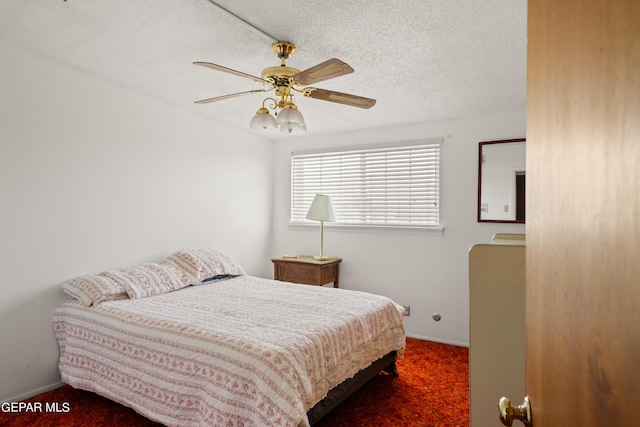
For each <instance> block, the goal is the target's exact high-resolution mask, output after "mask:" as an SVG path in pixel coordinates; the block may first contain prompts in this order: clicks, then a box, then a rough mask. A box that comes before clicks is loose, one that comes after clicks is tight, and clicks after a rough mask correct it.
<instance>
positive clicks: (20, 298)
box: [0, 42, 273, 400]
mask: <svg viewBox="0 0 640 427" xmlns="http://www.w3.org/2000/svg"><path fill="white" fill-rule="evenodd" d="M0 76H2V78H1V79H0V291H1V292H2V297H1V298H0V342H1V344H0V400H4V399H8V398H11V397H16V396H21V395H23V394H27V393H30V392H33V391H34V390H37V389H38V388H40V387H46V386H48V385H50V384H52V383H55V382H57V381H59V374H58V369H57V362H58V346H57V343H56V341H55V338H54V336H53V331H52V324H51V317H52V314H53V311H54V309H55V307H57V306H58V305H59V304H60V303H61V302H62V301H64V300H65V299H66V297H65V296H64V295H63V294H62V292H61V291H60V286H61V284H62V283H63V282H64V281H65V280H67V279H69V278H71V277H74V276H76V275H81V274H86V273H92V272H98V271H102V270H106V269H111V268H118V267H125V266H129V265H136V264H139V263H143V262H153V261H160V260H161V259H162V258H164V257H165V256H166V255H168V254H169V253H171V252H172V251H174V250H176V249H179V248H182V247H215V248H219V249H222V250H225V251H227V252H228V253H230V254H231V255H233V256H234V257H236V258H237V259H238V260H239V261H240V263H241V264H242V265H243V267H244V268H245V269H246V270H247V272H249V273H250V274H254V275H261V276H270V275H271V265H270V262H269V256H270V252H271V248H270V238H271V235H270V230H271V218H270V212H271V203H272V146H273V145H272V143H271V142H270V141H267V140H263V139H260V138H256V137H254V136H252V135H250V134H248V133H243V132H238V131H233V130H230V129H228V128H226V127H224V126H223V125H220V124H217V123H214V122H212V121H210V120H207V119H205V118H203V117H200V116H195V115H193V114H191V113H188V112H186V111H183V110H180V109H178V108H175V107H172V106H169V105H166V104H164V103H162V102H159V101H157V100H154V99H152V98H149V97H146V96H143V95H140V94H137V93H132V92H130V91H128V90H126V89H124V88H122V87H120V86H118V85H115V84H112V83H109V82H105V81H103V80H99V79H97V78H94V77H93V76H90V75H87V74H85V73H82V72H79V71H76V70H74V69H71V68H68V67H65V66H62V65H60V64H57V63H55V62H53V61H51V60H49V59H46V58H43V57H40V56H37V55H33V54H31V53H30V52H27V51H25V50H23V49H21V48H19V47H17V46H14V45H11V44H6V43H4V42H0Z"/></svg>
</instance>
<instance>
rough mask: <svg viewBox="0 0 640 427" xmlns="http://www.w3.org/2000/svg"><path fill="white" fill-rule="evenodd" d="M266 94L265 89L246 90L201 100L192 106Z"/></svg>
mask: <svg viewBox="0 0 640 427" xmlns="http://www.w3.org/2000/svg"><path fill="white" fill-rule="evenodd" d="M259 92H267V90H265V89H256V90H248V91H246V92H238V93H230V94H229V95H222V96H216V97H215V98H208V99H201V100H200V101H196V102H194V104H208V103H210V102H215V101H222V100H223V99H229V98H235V97H236V96H242V95H249V94H250V93H259Z"/></svg>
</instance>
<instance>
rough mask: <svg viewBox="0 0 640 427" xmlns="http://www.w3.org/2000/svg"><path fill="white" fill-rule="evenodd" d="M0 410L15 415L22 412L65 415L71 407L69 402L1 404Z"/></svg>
mask: <svg viewBox="0 0 640 427" xmlns="http://www.w3.org/2000/svg"><path fill="white" fill-rule="evenodd" d="M0 410H1V411H2V412H8V413H15V414H18V413H22V412H43V413H65V412H69V411H70V410H71V405H69V402H2V404H1V405H0Z"/></svg>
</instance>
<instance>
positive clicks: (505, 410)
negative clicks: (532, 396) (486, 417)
mask: <svg viewBox="0 0 640 427" xmlns="http://www.w3.org/2000/svg"><path fill="white" fill-rule="evenodd" d="M498 407H499V408H500V421H502V424H504V425H506V426H510V425H513V420H520V421H522V422H523V423H524V425H525V426H530V425H531V405H529V396H525V398H524V402H523V403H522V405H520V406H513V405H512V404H511V401H510V400H509V399H507V398H506V397H503V398H501V399H500V402H498Z"/></svg>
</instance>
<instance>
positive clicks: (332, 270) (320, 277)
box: [271, 256, 342, 288]
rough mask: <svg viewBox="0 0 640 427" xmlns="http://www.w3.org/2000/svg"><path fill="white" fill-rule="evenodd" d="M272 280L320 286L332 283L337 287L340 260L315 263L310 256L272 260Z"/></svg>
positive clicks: (333, 259)
mask: <svg viewBox="0 0 640 427" xmlns="http://www.w3.org/2000/svg"><path fill="white" fill-rule="evenodd" d="M271 261H272V262H273V278H274V279H275V280H281V281H283V282H293V283H304V284H307V285H316V286H322V285H325V284H327V283H331V282H333V287H334V288H337V287H338V276H339V273H340V262H341V261H342V260H341V259H340V258H330V259H328V260H327V261H316V260H315V259H313V257H311V256H299V257H297V258H289V257H287V258H273V259H272V260H271Z"/></svg>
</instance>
